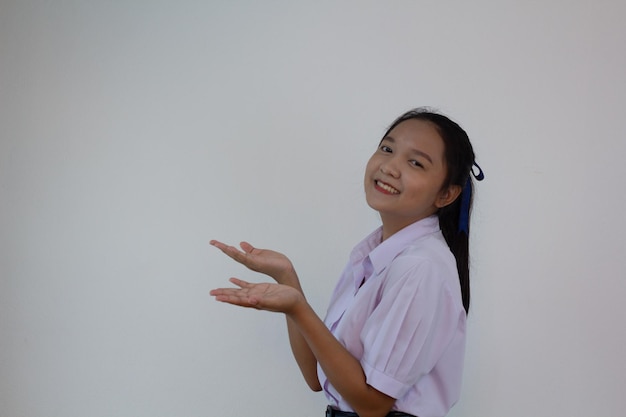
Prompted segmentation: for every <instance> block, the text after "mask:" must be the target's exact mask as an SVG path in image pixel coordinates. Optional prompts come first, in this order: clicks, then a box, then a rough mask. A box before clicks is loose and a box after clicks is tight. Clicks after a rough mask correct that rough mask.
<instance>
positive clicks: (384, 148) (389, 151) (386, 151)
mask: <svg viewBox="0 0 626 417" xmlns="http://www.w3.org/2000/svg"><path fill="white" fill-rule="evenodd" d="M378 149H380V150H381V152H385V153H391V152H392V150H391V148H390V147H389V146H387V145H380V147H379V148H378Z"/></svg>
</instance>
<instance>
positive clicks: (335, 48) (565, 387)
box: [0, 0, 626, 417]
mask: <svg viewBox="0 0 626 417" xmlns="http://www.w3.org/2000/svg"><path fill="white" fill-rule="evenodd" d="M625 19H626V6H625V5H624V3H623V2H621V1H617V0H616V1H596V2H591V1H548V2H539V1H530V2H521V1H517V2H514V1H507V2H495V1H494V2H475V1H472V2H470V1H467V2H461V1H457V2H440V1H437V2H435V1H432V2H430V1H380V2H370V1H340V2H334V1H333V2H323V1H322V2H317V1H316V2H292V1H283V2H276V1H265V2H255V1H248V2H244V1H237V2H235V1H233V2H231V1H219V2H218V1H212V2H211V1H177V2H173V1H172V2H166V1H147V0H146V1H123V2H122V1H113V2H104V1H99V2H98V1H91V2H89V1H83V2H79V1H57V2H53V1H17V0H15V1H7V0H2V1H0V140H1V142H0V274H1V280H0V415H1V416H9V417H13V416H15V417H17V416H28V417H37V416H46V417H50V416H64V417H71V416H91V417H97V416H247V415H255V416H268V417H269V416H304V417H315V416H321V415H322V413H323V409H324V407H325V404H326V403H325V399H324V397H323V395H322V394H320V393H312V392H309V391H308V390H307V388H306V387H305V384H304V382H303V381H302V378H301V376H300V375H299V373H298V370H297V367H296V365H295V363H294V361H293V359H292V357H291V352H290V351H289V348H288V343H287V339H286V331H285V326H284V319H283V318H282V317H281V316H280V315H275V314H271V313H264V312H257V311H251V310H240V309H237V308H235V307H232V306H228V305H223V304H220V303H217V302H215V301H214V300H212V299H211V298H210V297H209V295H208V292H209V290H210V289H211V288H214V287H217V286H222V285H224V284H225V283H226V280H227V278H228V277H230V276H233V275H236V276H239V277H242V278H247V279H252V280H262V279H263V277H261V276H258V275H255V274H253V273H250V272H247V271H245V270H243V269H242V268H241V267H239V266H238V265H235V264H234V263H233V262H232V261H230V260H229V259H227V258H225V257H224V256H223V255H222V254H221V253H219V252H218V251H217V250H215V249H214V248H211V247H210V246H209V245H208V241H209V240H210V239H212V238H217V239H221V240H224V241H226V242H229V243H237V242H239V241H240V240H244V239H246V240H249V241H250V242H252V243H253V244H255V245H257V246H260V247H270V248H274V249H277V250H280V251H284V252H285V253H286V254H288V255H289V256H290V257H291V258H292V260H293V262H294V263H295V265H296V267H297V269H298V271H299V274H300V277H301V280H302V282H303V286H304V288H305V291H306V292H307V294H308V297H309V300H310V302H311V304H312V305H313V306H314V308H315V309H316V311H317V312H318V313H319V314H320V315H323V314H324V313H325V308H326V303H327V301H328V298H329V296H330V292H331V290H332V287H333V285H334V282H335V280H336V279H337V277H338V275H339V273H340V271H341V269H342V268H343V265H344V262H345V261H346V259H347V255H348V252H349V250H350V249H351V247H352V246H353V245H354V244H355V243H356V242H357V241H359V240H360V239H361V238H362V237H363V236H365V235H366V234H367V233H369V232H370V231H371V230H372V229H373V228H374V227H376V226H377V225H378V218H377V215H376V213H375V212H373V211H372V210H370V209H369V208H368V207H367V206H366V204H365V202H364V198H363V192H362V175H363V168H364V166H365V162H366V161H367V158H368V157H369V155H370V153H371V152H373V150H374V148H375V147H376V144H377V142H378V140H379V139H380V136H381V135H382V133H383V132H384V130H385V128H386V127H387V125H388V124H389V123H391V121H392V120H393V119H394V118H395V117H396V116H398V115H399V114H400V113H402V112H404V111H405V110H407V109H409V108H411V107H415V106H420V105H429V106H433V107H436V108H438V109H439V110H441V111H443V112H444V113H446V114H449V115H450V116H451V117H453V118H454V119H455V120H457V121H459V122H460V123H461V125H462V126H463V127H464V128H465V129H466V130H467V131H468V132H469V134H470V137H471V138H472V141H473V144H474V147H475V151H476V153H477V157H478V161H479V163H480V164H481V166H482V167H483V169H484V170H485V173H486V180H485V181H484V182H482V183H479V184H478V186H477V195H476V201H475V203H476V205H475V212H474V214H475V215H474V217H473V235H472V250H473V256H472V261H473V264H472V265H473V269H472V274H473V275H472V279H473V299H472V302H473V306H472V310H471V314H470V319H469V339H468V347H467V360H466V362H467V364H466V368H465V378H464V389H463V394H462V398H461V400H460V402H459V403H458V405H457V406H456V407H455V409H454V410H453V412H452V413H451V415H452V416H456V417H458V416H468V417H474V416H483V417H496V416H497V417H500V416H508V417H515V416H520V417H522V416H523V417H527V416H568V417H576V416H580V417H583V416H584V417H588V416H623V415H624V409H625V406H626V401H625V400H624V393H625V389H626V360H624V353H625V352H626V310H625V308H624V305H623V302H624V299H625V297H626V283H625V280H624V278H625V276H626V273H625V270H626V256H625V255H626V254H625V251H624V249H625V248H626V220H625V217H624V212H625V210H626V202H625V199H626V198H625V197H624V192H623V184H624V175H625V174H626V168H625V165H624V158H625V155H626V141H625V137H626V125H625V123H624V116H623V112H624V109H626V80H625V74H626V53H625V49H624V48H625V46H624V40H625V39H626V26H625V25H624V20H625Z"/></svg>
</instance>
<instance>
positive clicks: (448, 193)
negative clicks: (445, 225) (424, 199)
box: [435, 185, 462, 208]
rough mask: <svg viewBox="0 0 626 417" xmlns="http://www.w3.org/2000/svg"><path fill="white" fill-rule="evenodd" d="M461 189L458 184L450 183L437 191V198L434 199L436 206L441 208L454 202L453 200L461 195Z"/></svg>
mask: <svg viewBox="0 0 626 417" xmlns="http://www.w3.org/2000/svg"><path fill="white" fill-rule="evenodd" d="M461 191H462V188H461V186H460V185H451V186H449V187H448V188H445V189H443V190H441V191H439V195H438V196H437V200H435V206H437V208H443V207H445V206H447V205H450V204H452V203H454V200H456V199H457V198H458V197H459V195H461Z"/></svg>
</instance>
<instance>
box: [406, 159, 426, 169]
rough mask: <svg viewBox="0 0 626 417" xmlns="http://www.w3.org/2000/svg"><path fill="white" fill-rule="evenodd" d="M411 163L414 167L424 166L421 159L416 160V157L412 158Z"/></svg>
mask: <svg viewBox="0 0 626 417" xmlns="http://www.w3.org/2000/svg"><path fill="white" fill-rule="evenodd" d="M409 163H410V164H411V165H413V166H414V167H419V168H424V165H422V164H421V163H420V162H419V161H416V160H415V159H411V160H410V161H409Z"/></svg>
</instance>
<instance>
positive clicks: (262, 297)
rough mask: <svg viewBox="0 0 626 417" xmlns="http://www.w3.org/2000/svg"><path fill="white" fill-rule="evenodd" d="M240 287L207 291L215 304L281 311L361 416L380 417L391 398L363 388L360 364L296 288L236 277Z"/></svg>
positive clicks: (392, 399) (390, 405) (372, 389)
mask: <svg viewBox="0 0 626 417" xmlns="http://www.w3.org/2000/svg"><path fill="white" fill-rule="evenodd" d="M231 282H233V283H234V284H235V285H237V286H239V287H240V288H222V289H216V290H213V291H211V295H213V296H215V297H216V299H217V300H218V301H222V302H227V303H230V304H235V305H239V306H243V307H252V308H257V309H261V310H268V311H277V312H283V313H285V314H286V315H287V320H288V321H289V320H290V321H291V322H292V323H293V326H294V328H295V330H297V331H298V333H299V334H300V336H301V337H302V338H303V339H304V341H305V343H306V344H307V345H308V347H309V349H310V351H311V353H312V354H313V355H314V357H315V358H316V359H317V361H318V362H319V364H320V366H321V367H322V369H324V372H325V373H326V376H327V377H328V379H329V381H330V382H331V383H332V384H333V386H334V387H335V388H336V389H337V391H339V392H340V393H341V395H342V396H343V397H344V398H345V399H346V401H348V402H349V403H350V405H351V406H352V408H354V410H355V411H356V412H357V413H358V414H359V415H360V416H361V417H377V416H378V417H382V416H384V415H386V414H387V413H388V412H389V410H390V409H391V407H392V406H393V404H394V402H395V399H394V398H392V397H389V396H387V395H385V394H383V393H382V392H380V391H378V390H376V389H374V388H372V387H371V386H369V385H367V381H366V378H365V374H364V372H363V368H362V367H361V364H360V362H359V361H358V360H357V359H356V358H354V356H352V354H350V352H348V351H347V350H346V349H345V348H344V347H343V345H341V343H339V341H338V340H337V339H336V338H335V337H334V336H333V334H332V333H331V332H330V331H329V330H328V329H327V328H326V326H325V325H324V323H323V322H322V320H321V319H320V318H319V317H318V316H317V315H316V314H315V312H314V311H313V309H312V308H311V306H310V305H309V304H308V303H307V302H306V299H305V298H304V296H303V295H302V293H301V292H300V291H298V290H297V289H295V288H293V287H290V286H287V285H279V284H268V283H261V284H251V283H248V282H245V281H242V280H239V279H236V278H232V279H231Z"/></svg>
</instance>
